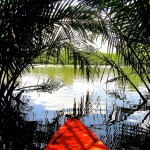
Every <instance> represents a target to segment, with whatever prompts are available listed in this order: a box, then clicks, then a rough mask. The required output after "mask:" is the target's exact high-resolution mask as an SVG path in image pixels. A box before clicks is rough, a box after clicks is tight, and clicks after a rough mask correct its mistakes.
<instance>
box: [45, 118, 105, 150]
mask: <svg viewBox="0 0 150 150" xmlns="http://www.w3.org/2000/svg"><path fill="white" fill-rule="evenodd" d="M44 150H108V148H107V147H106V146H105V145H104V143H103V142H102V141H101V140H99V139H98V137H97V136H96V135H95V134H94V133H93V132H91V131H90V130H89V129H88V128H87V127H86V126H85V125H84V124H83V123H82V122H81V121H80V120H79V119H76V118H69V119H68V120H67V121H66V122H65V123H64V124H63V125H62V126H61V127H60V128H59V130H58V131H57V132H56V134H55V135H54V136H53V138H52V139H51V140H50V141H49V143H48V144H47V146H46V147H45V149H44Z"/></svg>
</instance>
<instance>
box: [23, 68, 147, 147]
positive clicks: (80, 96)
mask: <svg viewBox="0 0 150 150" xmlns="http://www.w3.org/2000/svg"><path fill="white" fill-rule="evenodd" d="M51 68H52V67H46V68H44V67H43V66H38V67H36V68H35V71H33V72H31V73H30V74H27V75H25V76H23V77H22V78H21V79H20V82H21V84H22V85H24V86H28V85H36V84H37V83H38V84H39V83H42V82H43V81H44V80H46V79H47V78H48V77H50V76H54V74H51V73H50V72H51ZM40 69H42V72H41V71H40ZM58 70H60V69H59V68H58ZM58 70H57V71H58ZM56 74H57V76H58V75H60V74H61V73H60V72H59V74H58V72H56ZM62 74H63V72H62ZM65 76H67V77H68V80H70V77H69V76H72V74H71V73H67V75H65ZM59 77H60V78H62V77H61V75H60V76H59ZM67 77H65V80H67ZM106 79H107V75H105V76H104V78H103V80H102V82H100V78H98V77H95V78H94V80H93V81H90V82H88V81H87V80H86V78H82V77H81V76H80V75H77V76H76V77H72V79H71V82H69V83H67V82H66V83H65V85H64V86H63V87H62V88H60V89H59V90H56V91H53V92H52V93H48V92H38V91H32V92H28V93H24V94H25V95H28V96H29V97H30V102H29V105H30V106H32V107H33V109H32V111H31V112H30V113H29V114H28V119H29V120H32V121H33V120H35V121H37V120H38V121H43V122H44V121H45V118H46V120H48V121H49V122H53V118H54V117H55V116H56V111H62V112H63V114H64V115H65V114H68V113H70V114H71V113H72V112H73V106H74V102H76V108H78V107H81V105H80V104H81V100H82V102H83V105H82V108H81V109H82V117H81V120H82V122H84V124H85V125H86V126H88V128H90V129H91V130H92V131H93V132H94V133H95V134H96V135H97V136H98V137H99V138H100V139H101V140H102V141H103V142H104V143H105V144H106V145H107V146H108V147H109V148H110V149H117V147H119V148H118V149H123V148H124V149H142V148H141V146H139V145H135V144H134V141H131V140H130V141H127V140H126V139H129V137H128V136H130V135H131V134H132V135H134V134H133V132H134V133H135V132H136V135H139V134H141V133H140V131H148V127H149V125H150V115H149V113H150V111H149V108H150V107H149V105H146V106H145V105H144V106H143V107H142V108H141V109H138V106H139V105H140V104H141V103H142V101H141V99H140V97H139V95H138V94H137V92H135V91H134V89H132V88H130V87H129V86H128V87H127V88H126V90H122V87H121V86H118V85H117V84H116V83H110V84H108V85H107V86H106V84H105V82H106ZM139 88H140V89H141V91H142V92H145V89H144V88H143V86H142V84H139ZM87 101H88V104H87V103H86V102H87ZM76 113H79V109H76ZM64 115H62V117H61V118H60V120H59V123H60V124H62V123H63V122H64V119H65V117H64ZM131 125H133V126H131ZM135 128H136V130H135ZM133 129H134V130H133ZM122 136H123V140H122ZM134 137H135V138H136V139H137V137H136V136H134ZM131 139H133V138H131ZM119 141H121V142H119ZM140 141H141V140H140ZM126 144H128V145H129V146H130V148H125V147H126V146H127V145H126ZM132 144H133V145H134V146H133V145H132ZM120 145H121V146H120ZM141 145H142V143H141Z"/></svg>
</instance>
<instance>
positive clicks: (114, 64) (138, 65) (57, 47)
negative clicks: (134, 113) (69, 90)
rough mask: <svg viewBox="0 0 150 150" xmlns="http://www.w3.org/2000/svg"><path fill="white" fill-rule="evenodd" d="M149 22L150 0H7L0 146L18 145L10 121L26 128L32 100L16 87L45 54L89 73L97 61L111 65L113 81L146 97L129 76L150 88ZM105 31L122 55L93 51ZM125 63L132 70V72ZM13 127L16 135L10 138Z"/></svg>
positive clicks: (0, 40)
mask: <svg viewBox="0 0 150 150" xmlns="http://www.w3.org/2000/svg"><path fill="white" fill-rule="evenodd" d="M149 27H150V2H149V0H121V1H120V0H76V1H74V0H1V1H0V113H1V114H2V115H1V118H0V119H1V128H0V133H1V134H2V135H3V136H1V135H0V136H1V137H0V139H1V141H3V143H2V145H1V147H0V148H1V149H11V148H12V147H13V144H14V145H17V144H16V143H17V140H14V139H13V135H14V134H13V132H11V130H7V129H6V128H5V127H6V125H7V124H11V125H12V126H13V127H18V128H16V129H20V133H22V131H23V130H22V127H23V125H22V126H19V124H20V122H19V121H20V120H22V119H23V117H24V114H23V113H21V111H22V110H23V111H25V110H26V108H27V107H26V103H27V101H26V100H25V99H24V98H21V94H22V93H23V92H24V90H23V89H22V90H21V91H19V92H18V93H17V94H14V91H15V89H16V88H17V87H18V85H19V82H18V78H19V77H20V76H22V75H23V74H24V73H27V72H29V71H30V67H31V66H32V64H33V63H34V61H37V60H36V59H37V57H41V56H42V55H46V57H47V59H46V60H51V58H53V59H52V60H53V61H56V62H58V63H63V61H62V60H61V57H60V56H62V58H63V59H64V58H67V59H68V61H66V60H67V59H65V61H64V62H65V63H66V62H67V63H71V64H73V66H74V68H75V69H74V70H76V69H77V65H79V66H80V67H79V68H80V69H81V70H82V71H85V72H86V75H87V78H88V79H89V77H90V76H91V73H92V72H91V69H92V67H91V64H92V65H95V66H96V67H99V65H101V64H105V65H110V66H111V68H110V69H111V70H113V71H114V73H115V76H116V77H115V78H114V79H112V80H111V82H112V81H119V82H120V81H121V82H122V83H126V81H128V82H129V83H130V84H131V85H132V86H133V87H134V88H135V90H136V91H137V92H138V93H139V95H140V96H141V99H142V100H143V102H145V103H146V102H147V101H148V100H149V96H148V98H147V97H145V95H144V94H143V93H141V91H140V89H138V88H137V87H136V85H135V84H134V82H133V81H132V80H131V78H129V76H130V75H131V74H135V75H136V76H138V77H139V78H140V80H141V82H142V83H143V84H144V87H145V88H146V90H147V93H148V94H149V93H150V87H149V84H150V76H149V73H150V67H149V64H150V28H149ZM99 35H101V37H102V42H104V41H108V43H109V44H108V52H109V53H112V52H113V48H115V49H116V54H117V56H118V58H119V59H118V61H116V59H115V60H114V58H113V57H108V56H109V55H104V54H102V53H101V54H99V53H98V55H96V56H93V55H95V52H93V51H87V49H86V45H87V44H88V43H90V42H92V41H93V40H94V39H95V38H97V37H98V36H99ZM62 50H63V51H64V52H63V53H61V51H62ZM91 55H92V56H91ZM64 56H66V57H64ZM93 59H94V60H93ZM58 60H59V61H58ZM102 62H103V63H102ZM122 64H124V65H126V66H128V67H130V68H131V71H130V72H128V73H126V72H125V71H124V70H123V69H122V67H121V65H122ZM108 82H109V81H108ZM10 114H11V116H10ZM13 118H19V119H18V121H14V120H13ZM24 123H25V122H24ZM20 125H21V124H20ZM20 127H21V128H20ZM5 131H6V132H5ZM9 132H11V133H12V136H11V137H10V139H8V141H7V142H5V140H6V139H7V135H8V134H9ZM20 135H21V136H20V138H23V136H24V135H23V134H20ZM12 139H13V142H12V141H11V140H12ZM18 139H19V138H18ZM9 140H10V141H9ZM1 141H0V142H1ZM19 145H21V143H20V144H19ZM12 149H13V148H12Z"/></svg>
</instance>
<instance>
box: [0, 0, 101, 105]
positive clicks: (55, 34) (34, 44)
mask: <svg viewBox="0 0 150 150" xmlns="http://www.w3.org/2000/svg"><path fill="white" fill-rule="evenodd" d="M0 5H1V9H0V86H1V94H0V98H1V103H2V105H3V106H4V103H5V104H6V105H9V104H10V101H11V97H10V95H11V94H12V93H13V91H14V90H15V88H16V87H17V86H18V83H16V81H17V78H18V77H19V76H20V75H22V74H23V73H24V72H26V71H30V65H32V62H33V60H34V59H35V58H36V57H37V56H39V55H40V54H42V53H43V52H47V55H49V56H51V55H55V54H56V53H57V54H58V53H59V51H60V50H62V49H63V48H67V49H69V48H70V49H69V52H70V53H71V52H72V55H73V56H74V57H73V58H74V59H80V60H79V61H80V62H81V63H80V65H81V67H80V68H81V69H84V68H85V67H84V66H86V70H87V75H89V69H90V67H89V64H88V63H87V61H86V57H84V56H83V55H81V52H80V50H81V49H80V47H81V46H82V45H83V44H84V43H85V42H86V40H92V39H93V37H95V36H96V35H97V34H100V32H101V31H102V28H104V26H103V23H101V22H100V21H98V20H97V19H95V15H96V13H95V11H94V10H92V9H91V8H90V7H89V6H87V5H85V4H84V3H83V4H81V3H75V2H74V1H73V0H66V1H64V0H10V1H3V0H2V1H1V2H0ZM93 26H94V27H95V28H93ZM69 43H72V44H73V45H74V46H71V47H69V45H70V44H69ZM77 55H78V57H77ZM56 56H57V57H58V56H59V55H56ZM74 64H76V60H75V61H74Z"/></svg>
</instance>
